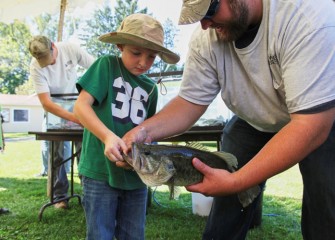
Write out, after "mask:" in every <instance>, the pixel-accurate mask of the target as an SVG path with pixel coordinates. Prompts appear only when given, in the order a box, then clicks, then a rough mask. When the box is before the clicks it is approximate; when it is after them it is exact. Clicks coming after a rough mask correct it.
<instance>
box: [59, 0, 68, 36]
mask: <svg viewBox="0 0 335 240" xmlns="http://www.w3.org/2000/svg"><path fill="white" fill-rule="evenodd" d="M66 4H67V0H61V4H60V13H59V22H58V36H57V41H58V42H60V41H62V38H63V25H64V16H65V9H66Z"/></svg>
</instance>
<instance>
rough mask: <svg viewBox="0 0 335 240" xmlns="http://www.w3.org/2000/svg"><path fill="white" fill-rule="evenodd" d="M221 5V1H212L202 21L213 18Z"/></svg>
mask: <svg viewBox="0 0 335 240" xmlns="http://www.w3.org/2000/svg"><path fill="white" fill-rule="evenodd" d="M219 3H220V0H212V1H211V3H210V5H209V8H208V10H207V12H206V14H205V16H204V17H203V18H202V19H210V18H212V17H213V16H214V15H215V13H216V12H217V11H218V8H219Z"/></svg>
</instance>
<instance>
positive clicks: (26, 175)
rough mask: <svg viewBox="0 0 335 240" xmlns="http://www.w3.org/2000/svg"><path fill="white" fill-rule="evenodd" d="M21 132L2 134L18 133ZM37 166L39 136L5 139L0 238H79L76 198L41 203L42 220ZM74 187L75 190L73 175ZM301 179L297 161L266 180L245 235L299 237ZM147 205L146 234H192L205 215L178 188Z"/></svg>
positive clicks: (186, 239)
mask: <svg viewBox="0 0 335 240" xmlns="http://www.w3.org/2000/svg"><path fill="white" fill-rule="evenodd" d="M25 136H26V135H25V134H6V135H5V137H6V138H10V139H13V138H18V137H20V138H22V137H25ZM40 169H41V152H40V142H39V141H35V140H26V141H9V140H8V141H7V142H6V149H5V153H4V154H0V207H5V208H8V209H9V210H10V214H5V215H0V239H1V240H14V239H15V240H21V239H22V240H23V239H24V240H42V239H43V240H44V239H51V240H58V239H62V240H64V239H66V240H79V239H85V217H84V214H83V210H82V207H81V206H80V205H79V204H78V200H77V198H72V199H71V200H70V208H69V209H68V210H59V209H55V208H53V207H52V206H51V207H47V208H46V209H45V211H44V213H43V218H42V221H39V220H38V213H39V210H40V208H41V207H42V206H43V205H44V204H46V203H47V202H48V201H49V198H48V197H47V196H46V186H47V180H46V178H35V177H34V175H35V174H37V173H38V172H39V171H40ZM74 188H75V193H78V194H81V192H82V190H81V186H80V184H79V179H78V178H77V177H75V186H74ZM301 192H302V184H301V177H300V174H299V170H298V168H297V167H293V168H292V169H290V170H288V171H286V172H284V173H282V174H280V175H278V176H276V177H273V178H271V179H269V180H268V182H267V187H266V190H265V192H264V199H263V216H262V225H261V226H260V227H258V228H255V229H253V230H250V231H249V233H248V237H247V239H248V240H256V239H257V240H260V239H266V240H268V239H285V240H286V239H292V240H297V239H298V240H299V239H302V237H301V232H300V208H301V194H302V193H301ZM153 197H154V198H153V200H152V203H151V206H150V207H149V209H148V214H147V223H146V239H148V240H158V239H164V240H179V239H180V240H197V239H201V234H202V231H203V229H204V226H205V223H206V217H201V216H198V215H195V214H193V213H192V197H191V194H190V193H189V192H187V191H186V190H182V193H181V195H180V198H179V200H172V201H170V200H168V198H169V192H168V189H167V188H166V187H164V186H163V187H159V188H157V189H156V191H155V192H154V194H153Z"/></svg>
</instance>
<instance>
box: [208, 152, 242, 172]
mask: <svg viewBox="0 0 335 240" xmlns="http://www.w3.org/2000/svg"><path fill="white" fill-rule="evenodd" d="M213 154H215V155H217V156H219V157H220V158H222V159H223V160H224V161H225V162H226V163H227V164H228V166H229V167H230V170H233V169H234V168H235V169H236V168H237V165H238V161H237V158H236V157H235V156H234V155H233V154H231V153H227V152H213Z"/></svg>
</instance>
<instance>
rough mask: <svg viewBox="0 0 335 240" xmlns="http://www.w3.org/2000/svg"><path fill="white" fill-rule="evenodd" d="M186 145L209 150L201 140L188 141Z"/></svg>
mask: <svg viewBox="0 0 335 240" xmlns="http://www.w3.org/2000/svg"><path fill="white" fill-rule="evenodd" d="M185 147H190V148H194V149H198V150H202V151H206V152H209V150H208V149H207V148H206V147H205V146H204V145H202V144H201V143H199V142H186V145H185Z"/></svg>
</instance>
